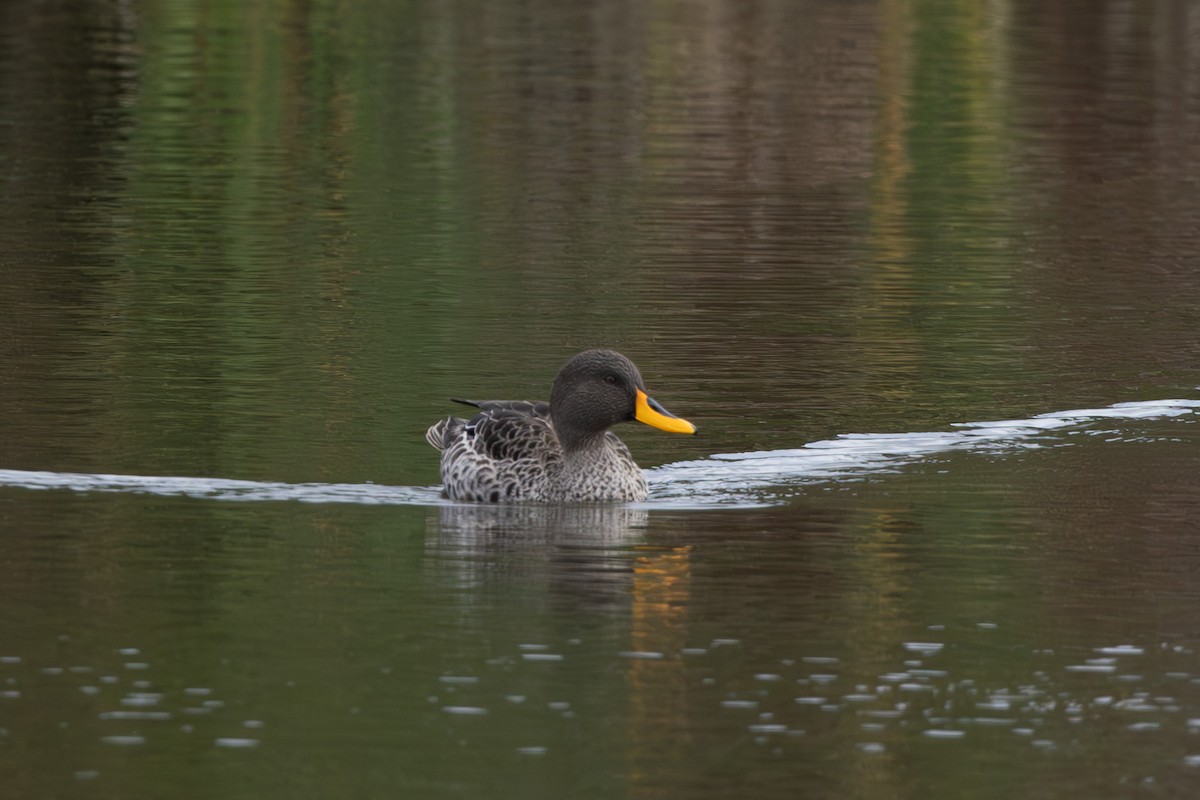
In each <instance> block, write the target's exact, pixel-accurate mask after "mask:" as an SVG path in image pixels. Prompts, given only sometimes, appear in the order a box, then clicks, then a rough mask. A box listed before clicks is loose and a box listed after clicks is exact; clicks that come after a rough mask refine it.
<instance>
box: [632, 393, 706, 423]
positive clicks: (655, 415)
mask: <svg viewBox="0 0 1200 800" xmlns="http://www.w3.org/2000/svg"><path fill="white" fill-rule="evenodd" d="M634 419H636V420H637V421H638V422H644V423H646V424H647V425H649V426H651V427H653V428H658V429H659V430H663V431H667V432H668V433H695V432H696V426H695V425H693V424H692V423H690V422H688V421H687V420H686V419H680V418H679V417H677V416H675V415H674V414H672V413H671V412H670V411H667V410H666V409H665V408H663V407H662V406H660V405H659V404H658V402H657V401H656V400H655V399H654V398H652V397H650V396H649V395H648V394H646V393H645V392H643V391H642V390H641V389H638V390H637V413H635V414H634Z"/></svg>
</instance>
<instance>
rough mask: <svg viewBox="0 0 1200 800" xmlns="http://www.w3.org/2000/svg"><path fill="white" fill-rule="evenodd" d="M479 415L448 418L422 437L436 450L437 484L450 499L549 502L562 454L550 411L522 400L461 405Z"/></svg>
mask: <svg viewBox="0 0 1200 800" xmlns="http://www.w3.org/2000/svg"><path fill="white" fill-rule="evenodd" d="M457 402H465V403H466V404H467V405H472V406H475V407H476V408H478V409H480V412H479V413H478V414H476V415H475V416H474V417H472V418H471V419H469V420H465V419H460V418H458V417H449V418H447V419H444V420H441V421H440V422H437V423H435V424H434V425H433V426H432V427H430V428H429V430H428V431H426V433H425V438H426V440H428V441H429V443H430V444H432V445H433V446H434V447H437V448H438V449H439V450H442V464H441V466H442V470H441V471H442V483H443V484H444V486H445V488H446V494H447V496H449V497H450V498H451V499H454V500H475V501H483V502H493V503H495V502H513V501H518V500H549V499H551V498H550V496H549V494H547V491H546V487H547V486H548V485H550V484H551V483H552V482H553V481H552V478H553V476H554V475H555V474H556V473H557V471H558V469H559V467H560V465H561V464H562V459H563V453H562V448H561V447H560V446H559V443H558V438H557V437H556V436H555V435H554V429H553V427H552V426H551V425H550V407H549V405H547V404H546V403H535V402H529V401H526V400H481V401H462V400H458V401H457Z"/></svg>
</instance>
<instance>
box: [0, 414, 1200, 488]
mask: <svg viewBox="0 0 1200 800" xmlns="http://www.w3.org/2000/svg"><path fill="white" fill-rule="evenodd" d="M1197 409H1200V400H1150V401H1145V402H1137V403H1117V404H1115V405H1111V406H1108V407H1106V408H1085V409H1076V410H1073V411H1058V412H1054V413H1051V414H1039V415H1038V416H1036V417H1032V418H1030V419H1011V420H994V421H988V422H962V423H958V424H956V425H954V426H953V427H954V430H951V431H934V432H924V433H848V434H843V435H841V436H839V437H838V438H837V439H830V440H826V441H822V442H812V443H810V444H806V445H804V446H803V447H800V448H797V449H794V450H766V451H760V452H753V453H718V454H716V455H713V456H710V457H708V458H703V459H698V460H695V461H680V462H676V463H673V464H664V465H663V466H661V467H656V468H654V469H651V470H648V471H647V473H646V475H647V478H648V479H649V482H650V497H651V499H650V501H649V502H648V503H647V504H646V505H647V506H648V507H659V508H663V507H676V508H695V507H706V506H747V505H761V504H767V503H772V502H778V501H779V498H778V495H777V494H772V492H773V490H778V489H780V488H782V487H788V486H797V485H804V484H809V483H815V482H827V481H839V480H852V479H856V478H861V477H865V476H866V475H869V474H872V473H879V472H881V471H887V470H894V469H897V468H899V467H901V466H903V465H904V464H907V463H911V462H913V461H917V460H919V459H921V458H924V457H927V456H930V455H933V454H935V453H941V452H945V451H950V450H989V449H1005V448H1016V447H1038V446H1042V445H1044V444H1045V442H1046V440H1047V438H1048V437H1052V436H1053V434H1052V433H1051V432H1053V431H1056V430H1059V429H1070V428H1074V429H1078V430H1079V431H1080V432H1082V433H1094V434H1097V435H1104V436H1106V437H1110V438H1113V437H1114V432H1113V431H1112V430H1111V429H1106V430H1095V429H1094V427H1093V426H1094V423H1096V422H1098V421H1104V420H1111V421H1115V422H1120V421H1121V420H1140V419H1157V418H1165V417H1178V416H1182V415H1185V414H1186V415H1192V414H1195V413H1197ZM1089 428H1091V429H1089ZM1115 438H1118V439H1119V438H1120V436H1119V434H1118V435H1116V436H1115ZM1051 441H1056V442H1057V443H1060V444H1065V443H1066V440H1065V438H1063V439H1051ZM4 486H7V487H16V488H22V489H34V490H38V489H43V490H44V489H68V490H71V491H76V492H123V493H133V494H150V495H161V496H183V497H198V498H209V499H214V500H235V501H236V500H242V501H264V500H276V501H279V500H295V501H299V502H304V503H352V504H357V505H422V506H433V505H450V504H448V503H447V502H446V501H445V500H444V499H442V498H441V496H440V494H439V488H440V487H437V486H383V485H378V484H373V483H363V484H347V483H276V482H269V481H240V480H229V479H225V478H186V477H163V476H146V475H101V474H92V473H77V472H37V471H27V470H11V469H8V470H6V469H0V487H4Z"/></svg>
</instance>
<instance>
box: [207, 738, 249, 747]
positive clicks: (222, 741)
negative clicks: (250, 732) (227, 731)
mask: <svg viewBox="0 0 1200 800" xmlns="http://www.w3.org/2000/svg"><path fill="white" fill-rule="evenodd" d="M258 742H259V740H258V739H245V738H242V737H239V736H222V737H220V738H218V739H216V740H215V741H214V742H213V743H214V744H215V745H216V746H217V747H231V748H246V747H258Z"/></svg>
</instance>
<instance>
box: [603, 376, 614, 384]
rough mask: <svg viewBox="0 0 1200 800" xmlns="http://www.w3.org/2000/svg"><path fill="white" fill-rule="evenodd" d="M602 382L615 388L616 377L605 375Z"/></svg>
mask: <svg viewBox="0 0 1200 800" xmlns="http://www.w3.org/2000/svg"><path fill="white" fill-rule="evenodd" d="M604 382H605V383H611V384H613V385H614V386H615V385H616V383H617V376H616V375H605V376H604Z"/></svg>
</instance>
